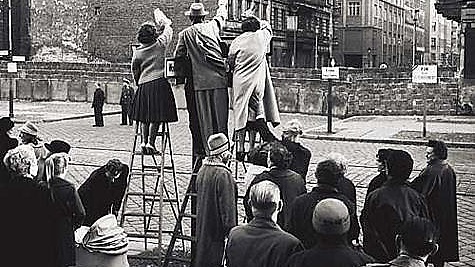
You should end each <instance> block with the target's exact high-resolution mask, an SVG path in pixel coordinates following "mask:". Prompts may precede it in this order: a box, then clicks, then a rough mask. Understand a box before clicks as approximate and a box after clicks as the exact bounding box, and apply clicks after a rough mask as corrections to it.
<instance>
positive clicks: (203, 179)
mask: <svg viewBox="0 0 475 267" xmlns="http://www.w3.org/2000/svg"><path fill="white" fill-rule="evenodd" d="M208 148H209V151H210V156H209V157H207V158H205V160H203V165H202V166H201V168H200V170H199V172H198V176H197V177H196V193H197V202H196V209H197V213H196V214H197V218H196V240H197V242H196V253H195V256H194V259H193V264H192V266H194V267H209V266H221V262H222V259H223V254H224V239H225V238H226V237H227V236H228V234H229V231H231V229H232V228H233V227H234V226H236V224H237V186H236V182H235V181H234V179H233V177H232V174H231V170H230V169H229V168H228V166H227V165H226V164H227V162H228V161H229V159H230V158H231V155H232V154H231V152H229V141H228V138H227V137H226V135H224V134H223V133H218V134H213V135H211V136H210V137H209V139H208Z"/></svg>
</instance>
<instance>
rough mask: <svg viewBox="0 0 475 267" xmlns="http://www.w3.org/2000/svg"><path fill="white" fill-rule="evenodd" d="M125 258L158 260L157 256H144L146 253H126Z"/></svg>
mask: <svg viewBox="0 0 475 267" xmlns="http://www.w3.org/2000/svg"><path fill="white" fill-rule="evenodd" d="M127 258H128V259H143V260H159V259H160V257H159V256H146V255H141V254H137V255H127Z"/></svg>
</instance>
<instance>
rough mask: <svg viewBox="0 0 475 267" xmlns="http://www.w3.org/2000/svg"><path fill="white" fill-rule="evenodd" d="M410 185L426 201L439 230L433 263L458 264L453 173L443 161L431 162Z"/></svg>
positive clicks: (455, 190)
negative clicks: (437, 247) (437, 246)
mask: <svg viewBox="0 0 475 267" xmlns="http://www.w3.org/2000/svg"><path fill="white" fill-rule="evenodd" d="M411 186H412V187H413V188H414V189H416V190H417V191H418V192H420V193H421V194H422V195H423V196H424V197H425V199H426V201H427V206H428V207H429V213H430V215H431V217H432V220H433V222H434V223H435V225H436V226H437V227H438V228H439V231H440V239H439V242H438V244H439V250H438V251H437V253H436V254H435V255H433V256H432V257H431V259H432V260H433V261H436V262H437V261H444V262H451V261H458V260H459V252H458V251H459V250H458V227H457V196H456V193H457V188H456V187H457V183H456V177H455V172H454V170H453V169H452V167H450V165H449V164H448V163H447V162H445V160H440V159H436V160H432V161H430V162H429V163H428V165H427V167H426V168H425V169H424V170H422V172H421V173H420V174H419V176H418V177H417V178H416V179H414V181H412V183H411Z"/></svg>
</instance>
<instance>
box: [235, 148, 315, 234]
mask: <svg viewBox="0 0 475 267" xmlns="http://www.w3.org/2000/svg"><path fill="white" fill-rule="evenodd" d="M291 160H292V155H291V154H290V153H289V151H287V149H286V148H285V147H284V146H283V145H282V144H280V143H279V142H274V143H272V145H271V148H270V151H269V156H268V164H269V170H268V171H264V172H262V173H261V174H258V175H256V177H254V179H253V180H252V182H251V183H250V186H249V188H248V189H247V190H246V194H245V196H244V200H243V204H244V210H245V212H246V218H247V221H248V222H250V221H251V220H252V219H253V218H254V215H253V214H252V208H251V206H250V204H249V190H250V187H251V186H252V185H254V184H256V183H258V182H261V181H264V180H269V181H271V182H273V183H275V184H276V185H277V186H279V189H280V193H281V198H282V201H283V206H282V210H281V212H280V213H279V215H278V218H277V224H278V225H279V226H280V227H282V228H283V229H284V230H285V229H286V227H285V226H286V225H287V221H288V219H289V206H290V204H291V203H292V202H293V201H294V199H295V198H296V197H297V196H299V195H301V194H305V193H306V192H307V189H306V188H305V181H304V180H303V179H302V177H301V176H300V174H298V173H296V172H294V171H292V170H290V169H289V166H290V162H291Z"/></svg>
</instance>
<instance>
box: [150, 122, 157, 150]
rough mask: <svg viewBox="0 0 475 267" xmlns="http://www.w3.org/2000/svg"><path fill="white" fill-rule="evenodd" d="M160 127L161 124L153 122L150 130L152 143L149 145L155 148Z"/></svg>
mask: <svg viewBox="0 0 475 267" xmlns="http://www.w3.org/2000/svg"><path fill="white" fill-rule="evenodd" d="M159 126H160V122H151V123H150V129H149V136H150V141H149V142H148V143H149V144H150V145H151V146H152V147H154V148H155V140H157V134H158V127H159ZM155 150H156V149H155Z"/></svg>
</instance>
